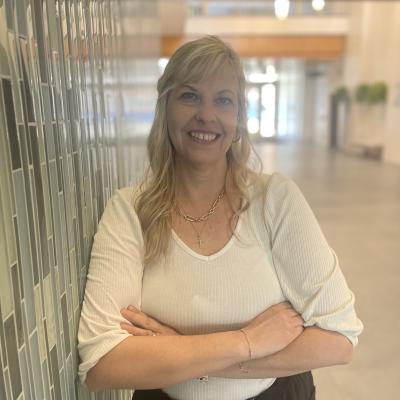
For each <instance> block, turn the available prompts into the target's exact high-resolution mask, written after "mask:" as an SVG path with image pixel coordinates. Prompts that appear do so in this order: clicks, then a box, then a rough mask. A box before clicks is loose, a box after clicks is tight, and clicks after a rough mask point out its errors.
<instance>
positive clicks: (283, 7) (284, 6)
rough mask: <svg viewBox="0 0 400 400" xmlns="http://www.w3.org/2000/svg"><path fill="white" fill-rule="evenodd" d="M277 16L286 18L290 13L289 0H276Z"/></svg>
mask: <svg viewBox="0 0 400 400" xmlns="http://www.w3.org/2000/svg"><path fill="white" fill-rule="evenodd" d="M274 5H275V16H276V18H278V19H285V18H287V16H288V15H289V9H290V2H289V0H275V3H274Z"/></svg>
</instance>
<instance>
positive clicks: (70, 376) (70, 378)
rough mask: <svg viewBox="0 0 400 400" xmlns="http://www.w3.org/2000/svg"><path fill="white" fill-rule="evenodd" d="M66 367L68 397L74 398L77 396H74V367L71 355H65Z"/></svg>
mask: <svg viewBox="0 0 400 400" xmlns="http://www.w3.org/2000/svg"><path fill="white" fill-rule="evenodd" d="M66 368H67V376H68V381H67V382H68V383H67V385H68V388H67V389H68V393H69V398H70V399H75V398H77V397H76V396H75V384H74V383H75V370H74V367H73V365H72V357H71V356H70V357H67V361H66Z"/></svg>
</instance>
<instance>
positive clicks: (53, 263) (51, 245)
mask: <svg viewBox="0 0 400 400" xmlns="http://www.w3.org/2000/svg"><path fill="white" fill-rule="evenodd" d="M48 248H49V261H48V267H49V269H54V267H55V266H56V258H55V255H56V250H55V248H54V242H53V238H52V237H51V238H50V239H49V240H48Z"/></svg>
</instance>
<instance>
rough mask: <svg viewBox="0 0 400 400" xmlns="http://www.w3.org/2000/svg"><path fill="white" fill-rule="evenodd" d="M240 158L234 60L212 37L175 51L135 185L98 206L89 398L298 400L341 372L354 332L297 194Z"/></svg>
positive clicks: (88, 312) (242, 119) (332, 269)
mask: <svg viewBox="0 0 400 400" xmlns="http://www.w3.org/2000/svg"><path fill="white" fill-rule="evenodd" d="M251 154H252V153H251V146H250V142H249V138H248V134H247V132H246V107H245V78H244V74H243V70H242V67H241V64H240V61H239V59H238V56H237V55H236V54H235V53H234V51H233V50H232V49H231V48H230V47H229V46H228V45H226V44H225V43H224V42H222V41H221V40H220V39H218V38H217V37H212V36H211V37H205V38H202V39H199V40H196V41H193V42H190V43H187V44H185V45H184V46H182V47H181V48H180V49H178V50H177V51H176V53H175V54H174V55H173V56H172V57H171V59H170V61H169V63H168V65H167V67H166V69H165V72H164V74H163V76H162V77H161V78H160V80H159V82H158V101H157V107H156V116H155V120H154V123H153V127H152V129H151V133H150V136H149V141H148V155H149V161H150V171H149V174H148V175H147V177H146V179H145V180H144V181H143V183H142V185H141V186H140V187H139V188H137V189H129V188H127V189H122V190H120V191H118V192H117V193H116V194H115V195H114V196H113V197H112V198H111V200H110V201H109V203H108V204H107V207H106V210H105V212H104V214H103V217H102V219H101V221H100V224H99V227H98V232H97V234H96V236H95V240H94V245H93V249H92V256H91V264H90V269H89V274H88V281H87V286H86V292H85V299H84V304H83V309H82V315H81V321H80V327H79V351H80V356H81V361H82V362H81V364H80V367H79V374H80V377H81V380H82V381H83V382H86V384H87V386H88V387H89V389H91V390H99V389H104V388H119V389H136V391H135V394H134V396H133V399H138V400H140V399H145V398H148V399H153V400H156V399H168V398H172V399H177V400H205V399H215V400H224V399H227V400H228V399H229V400H235V399H237V400H245V399H250V398H251V399H253V398H254V399H296V400H302V399H304V400H305V399H312V398H314V396H315V394H314V385H313V381H312V377H311V373H310V372H307V371H310V370H311V369H314V368H320V367H324V366H329V365H335V364H344V363H347V362H349V360H350V359H351V355H352V350H353V346H354V345H355V344H356V343H357V336H358V334H359V333H360V332H361V330H362V324H361V322H360V321H359V320H358V318H357V317H356V314H355V311H354V307H353V304H354V296H353V294H352V293H351V291H350V290H349V289H348V287H347V285H346V282H345V280H344V277H343V275H342V274H341V271H340V268H339V265H338V262H337V259H336V256H335V254H334V253H333V251H332V250H331V249H330V248H329V246H328V244H327V243H326V241H325V238H324V236H323V235H322V233H321V230H320V228H319V226H318V223H317V222H316V220H315V217H314V215H313V214H312V212H311V210H310V209H309V207H308V205H307V203H306V201H305V200H304V198H303V196H302V195H301V193H300V191H299V190H298V188H297V187H296V185H295V184H294V183H293V182H292V181H291V180H290V179H288V178H286V177H284V176H282V175H280V174H273V175H272V176H267V175H263V174H261V173H258V172H255V171H254V170H252V169H251V168H250V167H249V159H250V157H251ZM253 158H254V157H253ZM128 305H129V307H128ZM276 378H277V379H276ZM157 388H163V389H162V390H150V391H146V390H141V389H157ZM131 393H132V392H131V391H130V392H128V395H127V396H131Z"/></svg>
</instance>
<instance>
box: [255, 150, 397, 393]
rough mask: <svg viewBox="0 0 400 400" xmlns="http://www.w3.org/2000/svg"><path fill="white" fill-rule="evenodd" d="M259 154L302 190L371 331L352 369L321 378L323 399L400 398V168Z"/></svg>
mask: <svg viewBox="0 0 400 400" xmlns="http://www.w3.org/2000/svg"><path fill="white" fill-rule="evenodd" d="M256 148H257V151H258V152H259V154H260V155H261V157H262V159H263V162H264V166H265V170H266V171H267V172H271V171H274V170H278V171H280V172H283V173H284V174H286V175H288V176H291V177H292V178H293V179H294V180H295V181H296V182H297V184H298V185H299V186H300V188H301V189H302V191H303V193H304V195H305V196H306V198H307V199H308V201H309V203H310V205H311V207H312V208H313V210H314V212H315V214H316V215H317V218H318V220H319V222H320V224H321V226H322V229H323V231H324V233H325V235H326V237H327V239H328V241H329V243H330V245H331V246H332V248H334V249H335V251H336V253H337V254H338V256H339V260H340V262H341V267H342V270H343V272H344V274H345V276H346V278H347V281H348V284H349V286H350V287H351V288H352V290H353V291H354V293H355V295H356V307H357V311H358V314H359V317H360V318H361V319H362V321H363V323H364V326H365V329H364V333H363V334H362V336H361V337H360V343H359V345H358V347H357V348H356V351H355V355H354V359H353V361H352V363H351V364H350V365H347V366H339V367H332V368H325V369H321V370H318V371H315V372H314V377H315V381H316V385H317V393H318V394H317V398H318V399H319V400H375V399H378V398H381V399H388V400H389V399H390V400H392V399H393V400H394V399H399V398H400V385H399V378H400V340H399V332H400V254H399V249H400V246H399V245H400V167H398V166H392V165H384V164H382V163H380V162H377V161H374V160H368V159H363V158H357V157H353V156H349V155H345V154H341V153H337V152H330V151H329V150H326V149H324V148H321V147H308V146H295V145H288V144H278V145H272V144H257V145H256ZM327 351H330V349H327Z"/></svg>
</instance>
